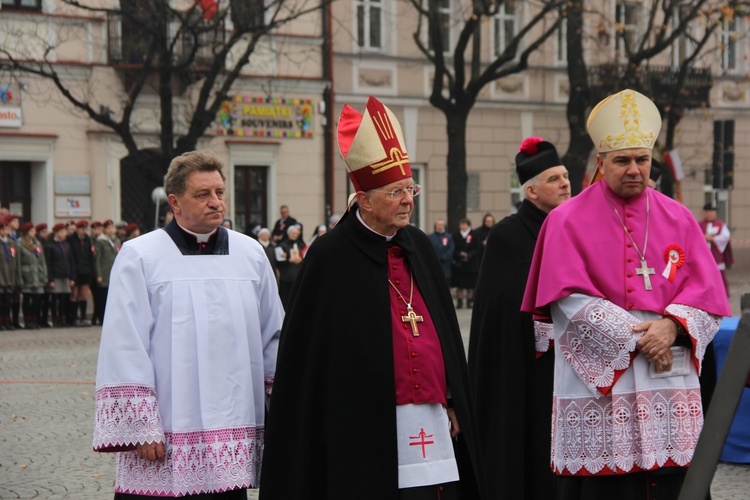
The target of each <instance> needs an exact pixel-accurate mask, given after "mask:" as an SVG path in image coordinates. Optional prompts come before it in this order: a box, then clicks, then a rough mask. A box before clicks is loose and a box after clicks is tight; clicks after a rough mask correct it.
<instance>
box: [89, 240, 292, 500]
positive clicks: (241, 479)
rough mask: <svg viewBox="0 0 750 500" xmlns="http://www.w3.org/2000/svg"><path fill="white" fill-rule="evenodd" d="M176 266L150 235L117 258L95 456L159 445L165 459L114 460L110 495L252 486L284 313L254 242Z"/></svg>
mask: <svg viewBox="0 0 750 500" xmlns="http://www.w3.org/2000/svg"><path fill="white" fill-rule="evenodd" d="M227 233H228V248H229V255H182V254H181V252H180V251H179V250H178V248H177V246H176V245H175V243H174V242H173V241H172V239H171V238H170V236H169V235H168V234H167V233H166V232H165V231H163V230H156V231H153V232H151V233H148V234H145V235H143V236H140V237H138V238H135V239H133V240H130V241H128V242H127V243H125V244H124V245H123V247H122V250H121V252H120V253H119V255H118V256H117V259H115V263H114V267H113V269H112V274H111V281H110V286H109V296H108V300H107V314H106V317H105V320H104V325H103V328H102V339H101V347H100V351H99V361H98V367H97V375H96V422H95V430H94V449H95V450H97V451H120V450H123V449H125V450H133V449H134V445H135V444H136V443H146V442H154V441H161V442H164V443H165V452H166V460H165V461H164V462H158V461H156V462H153V461H146V460H141V459H139V458H138V456H137V455H136V452H135V451H120V452H119V453H118V456H117V475H116V480H115V490H116V491H118V492H125V493H137V494H147V495H160V496H182V495H186V494H194V493H202V492H217V491H226V490H231V489H236V488H243V487H244V488H246V487H251V486H257V484H258V479H259V471H260V463H261V452H262V445H263V429H264V409H265V405H266V399H267V397H268V396H269V395H270V387H271V384H272V382H273V377H274V373H275V366H276V352H277V348H278V338H279V332H280V330H281V324H282V321H283V314H284V313H283V308H282V306H281V303H280V301H279V296H278V291H277V287H276V281H275V277H274V273H273V270H272V269H271V266H270V264H269V261H268V258H267V257H266V254H265V252H264V251H263V248H262V247H261V246H260V245H259V244H258V243H257V242H255V241H254V240H252V239H250V238H248V237H246V236H244V235H242V234H239V233H236V232H234V231H227Z"/></svg>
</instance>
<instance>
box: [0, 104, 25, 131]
mask: <svg viewBox="0 0 750 500" xmlns="http://www.w3.org/2000/svg"><path fill="white" fill-rule="evenodd" d="M21 125H23V120H22V114H21V108H12V107H6V106H0V127H7V128H21Z"/></svg>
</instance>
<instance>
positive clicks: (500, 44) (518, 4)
mask: <svg viewBox="0 0 750 500" xmlns="http://www.w3.org/2000/svg"><path fill="white" fill-rule="evenodd" d="M510 3H512V4H513V5H514V7H515V10H514V12H513V14H507V13H506V12H505V6H506V5H508V0H505V1H504V2H503V3H502V5H500V8H499V9H498V11H497V14H495V15H494V16H493V17H492V35H493V38H492V57H493V58H497V57H499V56H500V55H501V54H502V53H503V52H505V49H506V48H507V47H506V46H505V38H506V37H505V35H506V31H505V24H506V22H508V21H510V22H512V23H513V35H512V37H511V39H512V38H514V37H516V36H517V35H518V32H519V31H520V29H521V18H522V16H523V8H524V3H523V2H522V0H513V1H511V2H510Z"/></svg>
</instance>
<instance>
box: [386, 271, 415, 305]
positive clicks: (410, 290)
mask: <svg viewBox="0 0 750 500" xmlns="http://www.w3.org/2000/svg"><path fill="white" fill-rule="evenodd" d="M409 279H410V280H411V284H410V286H409V302H407V301H406V299H405V298H404V296H403V295H402V294H401V292H400V291H399V289H398V288H396V285H394V284H393V281H391V279H390V278H388V283H390V284H391V286H392V287H393V289H394V290H396V293H397V294H398V296H399V297H401V300H403V301H404V304H406V308H407V309H409V308H410V307H411V299H412V298H413V297H414V274H413V273H412V271H411V269H409Z"/></svg>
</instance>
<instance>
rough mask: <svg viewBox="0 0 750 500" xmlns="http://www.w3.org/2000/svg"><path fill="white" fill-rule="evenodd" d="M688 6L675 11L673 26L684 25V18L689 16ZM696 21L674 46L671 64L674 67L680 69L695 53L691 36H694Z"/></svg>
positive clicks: (691, 23) (686, 29) (686, 28)
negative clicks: (686, 15)
mask: <svg viewBox="0 0 750 500" xmlns="http://www.w3.org/2000/svg"><path fill="white" fill-rule="evenodd" d="M687 9H688V6H687V5H681V6H679V8H677V9H676V10H675V13H674V17H673V21H672V26H679V25H680V24H681V23H682V20H683V16H684V15H685V14H687ZM694 29H695V20H693V21H690V22H689V23H688V25H687V26H686V27H685V30H684V31H683V32H682V34H681V35H680V36H678V37H677V39H676V40H675V41H674V43H673V44H672V49H671V54H670V63H671V64H672V67H674V68H679V67H680V66H682V64H683V63H684V62H685V59H687V58H688V57H690V56H691V55H692V54H693V52H694V51H695V42H693V41H692V40H691V39H690V35H692V34H694Z"/></svg>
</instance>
